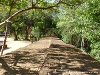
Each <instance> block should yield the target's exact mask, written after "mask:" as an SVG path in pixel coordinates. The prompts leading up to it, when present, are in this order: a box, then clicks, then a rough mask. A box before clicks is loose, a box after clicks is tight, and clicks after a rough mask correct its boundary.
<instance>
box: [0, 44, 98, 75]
mask: <svg viewBox="0 0 100 75" xmlns="http://www.w3.org/2000/svg"><path fill="white" fill-rule="evenodd" d="M0 63H1V64H2V65H1V67H2V68H3V69H4V70H5V72H4V74H3V75H64V73H65V75H68V74H69V71H70V72H73V73H74V72H76V71H77V72H85V73H86V74H87V75H99V74H100V73H99V71H100V62H98V61H96V60H95V59H93V58H92V57H90V56H89V55H87V54H84V53H83V52H82V51H80V50H79V49H77V48H75V47H71V46H68V45H59V44H52V45H51V46H50V48H47V49H40V50H34V49H28V47H24V48H20V49H18V50H17V51H15V52H12V53H8V54H6V55H4V56H3V57H0ZM40 68H41V70H40V72H39V69H40ZM89 72H91V73H89ZM94 72H96V73H94ZM97 72H98V73H97ZM67 73H68V74H67ZM72 75H75V74H72ZM76 75H77V74H76ZM80 75H81V74H80ZM84 75H85V74H84Z"/></svg>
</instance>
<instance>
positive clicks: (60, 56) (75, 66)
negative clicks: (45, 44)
mask: <svg viewBox="0 0 100 75" xmlns="http://www.w3.org/2000/svg"><path fill="white" fill-rule="evenodd" d="M49 50H51V51H52V52H51V54H49V55H48V57H49V58H48V59H49V60H48V61H49V63H50V59H52V61H54V62H51V63H52V64H53V65H52V66H49V69H51V71H50V72H49V73H50V75H61V74H63V73H65V72H66V74H67V73H68V72H69V71H70V72H73V73H74V72H77V73H84V75H85V74H86V75H99V74H100V73H99V72H100V62H98V61H96V60H95V59H93V58H92V57H91V56H90V55H87V54H85V53H84V52H82V51H81V50H79V49H77V48H75V47H71V46H68V45H59V44H52V45H51V48H49ZM49 50H47V51H49ZM57 50H58V51H57ZM55 70H56V71H55ZM66 74H65V75H66ZM76 75H77V74H76Z"/></svg>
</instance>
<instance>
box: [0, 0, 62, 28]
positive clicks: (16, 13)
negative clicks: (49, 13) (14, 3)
mask: <svg viewBox="0 0 100 75" xmlns="http://www.w3.org/2000/svg"><path fill="white" fill-rule="evenodd" d="M60 3H61V0H59V1H58V3H56V4H55V5H53V6H48V7H37V6H32V7H29V8H26V9H23V10H19V11H18V12H15V13H14V14H13V15H12V16H10V17H9V18H8V19H7V20H5V21H4V22H1V23H0V26H2V25H4V24H7V23H9V22H10V20H11V19H12V18H14V17H15V16H17V15H18V14H20V13H22V12H25V11H28V10H31V9H44V10H46V9H50V8H53V7H56V6H57V5H58V4H60Z"/></svg>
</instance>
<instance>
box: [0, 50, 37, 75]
mask: <svg viewBox="0 0 100 75" xmlns="http://www.w3.org/2000/svg"><path fill="white" fill-rule="evenodd" d="M28 54H29V52H25V51H24V52H20V51H18V52H15V53H9V54H6V55H5V56H4V57H0V63H1V64H2V65H1V67H2V68H3V69H4V70H5V72H4V73H3V75H38V72H37V71H34V70H31V69H30V68H31V67H30V68H28V67H27V66H25V65H26V63H27V62H28V63H31V64H32V62H31V60H34V62H36V61H35V59H31V57H32V56H27V55H28ZM34 62H33V63H34ZM27 65H28V64H27ZM29 65H30V64H29ZM30 66H31V65H30Z"/></svg>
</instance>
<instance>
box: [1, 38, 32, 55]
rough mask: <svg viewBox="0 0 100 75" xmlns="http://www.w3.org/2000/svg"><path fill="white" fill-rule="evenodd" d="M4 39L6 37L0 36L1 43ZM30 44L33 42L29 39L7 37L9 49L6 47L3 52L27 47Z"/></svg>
mask: <svg viewBox="0 0 100 75" xmlns="http://www.w3.org/2000/svg"><path fill="white" fill-rule="evenodd" d="M3 40H4V37H0V41H1V43H3ZM29 44H31V42H29V41H14V40H13V39H12V38H7V49H4V52H3V54H7V53H10V52H12V51H15V50H17V49H19V48H22V47H25V46H27V45H29ZM0 54H1V52H0Z"/></svg>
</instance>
